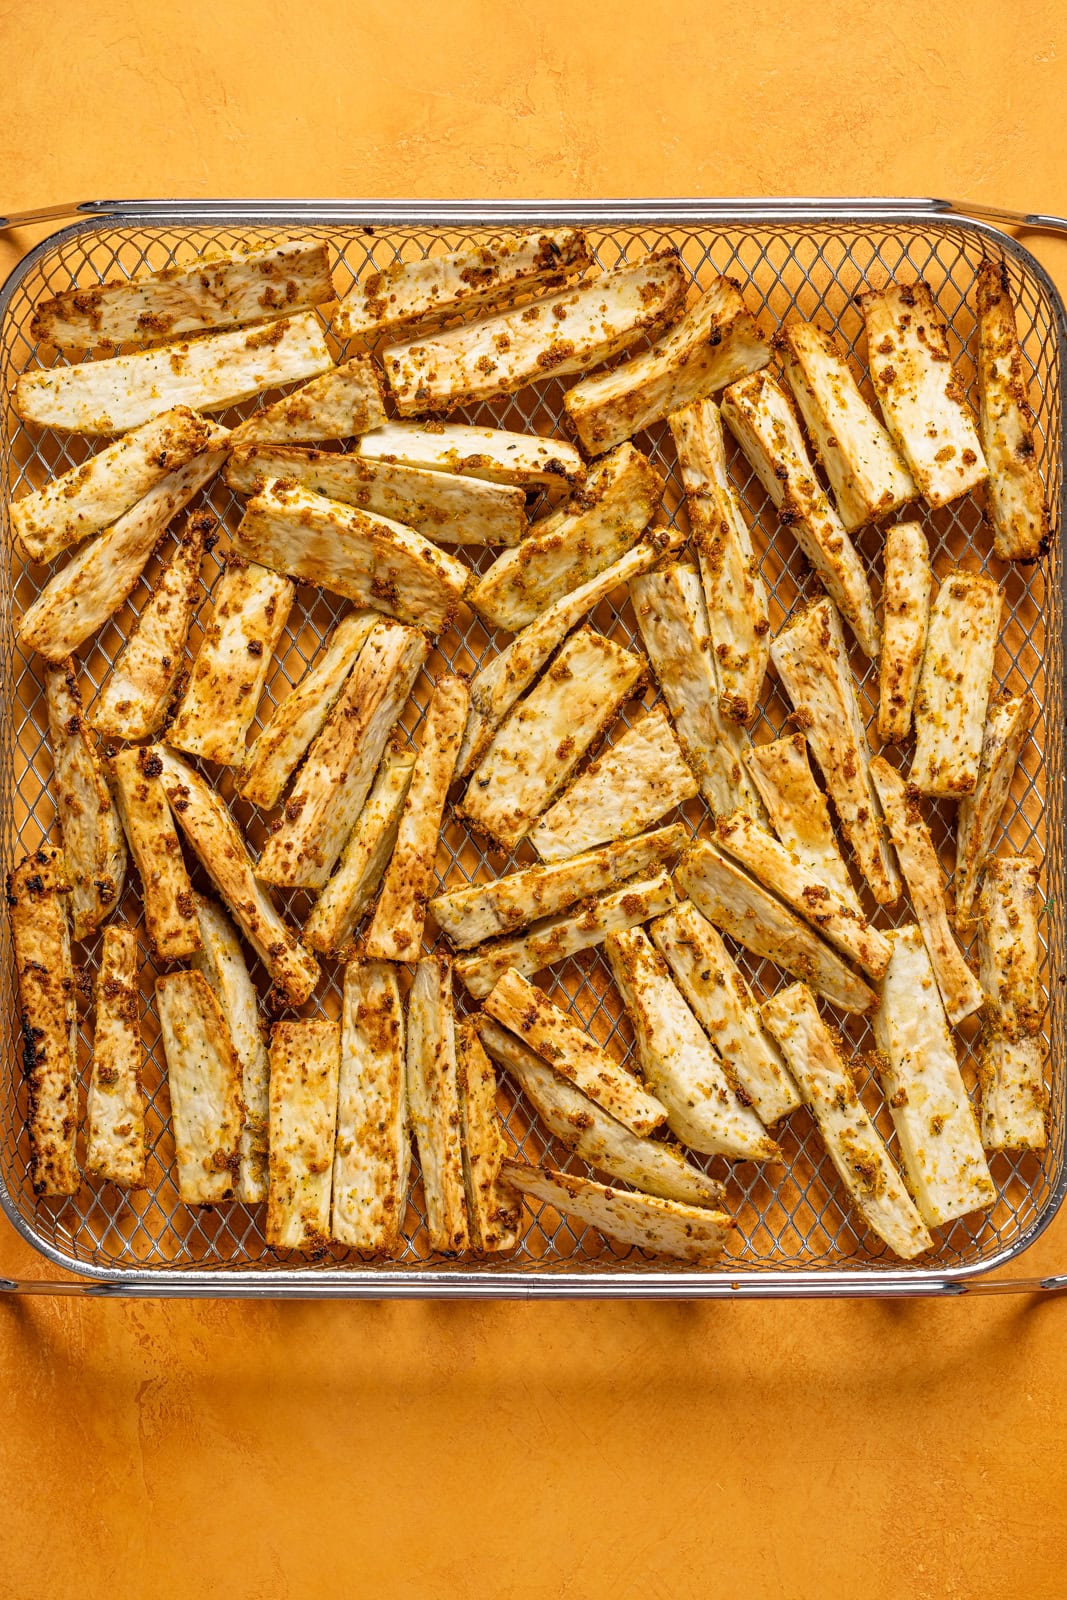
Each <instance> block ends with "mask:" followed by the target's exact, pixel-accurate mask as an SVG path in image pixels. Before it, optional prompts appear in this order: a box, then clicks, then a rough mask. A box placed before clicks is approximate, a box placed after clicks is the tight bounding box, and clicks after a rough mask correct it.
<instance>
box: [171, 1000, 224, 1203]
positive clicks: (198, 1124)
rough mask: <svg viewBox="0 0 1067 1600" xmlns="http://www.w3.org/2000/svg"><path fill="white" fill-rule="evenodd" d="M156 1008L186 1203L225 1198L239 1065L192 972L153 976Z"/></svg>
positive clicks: (215, 1007)
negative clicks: (154, 979)
mask: <svg viewBox="0 0 1067 1600" xmlns="http://www.w3.org/2000/svg"><path fill="white" fill-rule="evenodd" d="M156 1011H157V1012H158V1015H159V1031H160V1035H161V1037H162V1039H163V1051H164V1055H165V1056H166V1061H167V1085H168V1087H169V1089H170V1109H171V1117H172V1121H173V1126H174V1149H175V1154H176V1157H177V1162H178V1193H179V1194H180V1196H181V1200H182V1204H183V1205H187V1206H213V1205H217V1204H218V1202H219V1201H220V1200H232V1199H233V1194H234V1189H235V1188H236V1184H237V1171H238V1165H239V1160H240V1156H239V1151H238V1146H239V1142H240V1137H241V1122H242V1115H241V1070H240V1065H239V1063H238V1060H237V1055H236V1052H235V1051H234V1048H233V1041H232V1040H231V1038H230V1032H229V1029H228V1028H227V1026H226V1019H225V1017H224V1016H223V1013H222V1008H221V1006H220V1005H219V1002H218V1000H217V999H216V997H215V994H214V991H213V990H212V988H211V986H210V984H209V983H208V981H207V979H206V978H205V977H204V976H203V974H202V973H200V972H168V973H164V975H163V976H162V977H159V978H157V979H156Z"/></svg>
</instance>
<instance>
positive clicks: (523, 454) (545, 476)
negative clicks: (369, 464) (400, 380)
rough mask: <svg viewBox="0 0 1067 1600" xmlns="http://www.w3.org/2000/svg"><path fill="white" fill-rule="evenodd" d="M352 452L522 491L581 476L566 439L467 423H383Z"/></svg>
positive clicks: (574, 452)
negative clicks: (382, 425)
mask: <svg viewBox="0 0 1067 1600" xmlns="http://www.w3.org/2000/svg"><path fill="white" fill-rule="evenodd" d="M356 454H357V455H360V456H362V457H363V458H364V460H367V461H384V462H388V463H391V464H393V465H395V466H401V467H421V468H423V469H424V470H425V471H427V472H449V473H455V474H456V476H457V477H463V478H481V479H484V480H485V482H487V483H504V484H511V485H513V486H514V487H517V488H520V489H535V488H539V487H541V486H548V487H552V486H555V485H559V484H565V483H577V482H580V481H581V479H582V478H584V477H585V466H584V464H583V462H582V458H581V456H580V455H579V454H578V452H577V450H576V449H575V448H574V446H573V445H572V444H568V443H567V441H566V440H565V439H543V438H541V437H540V435H539V434H536V433H509V432H508V431H507V430H506V429H505V428H472V427H469V426H468V425H467V423H465V422H387V423H386V424H385V426H384V428H376V429H375V430H374V432H373V433H368V434H366V435H365V436H364V437H363V438H362V439H360V440H359V442H358V443H357V445H356Z"/></svg>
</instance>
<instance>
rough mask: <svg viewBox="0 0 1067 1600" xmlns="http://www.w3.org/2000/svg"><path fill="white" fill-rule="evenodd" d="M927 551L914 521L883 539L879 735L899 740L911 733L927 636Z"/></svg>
mask: <svg viewBox="0 0 1067 1600" xmlns="http://www.w3.org/2000/svg"><path fill="white" fill-rule="evenodd" d="M932 587H933V574H932V573H931V571H930V547H929V545H928V544H927V542H926V535H925V534H924V533H923V530H922V526H921V524H920V523H918V522H901V523H898V524H897V526H896V527H895V528H890V529H889V532H888V533H887V534H886V536H885V582H884V583H883V585H882V610H883V614H884V618H885V622H884V632H883V636H882V660H881V664H880V668H879V684H878V692H879V699H878V737H879V739H881V740H882V742H883V744H892V743H894V742H900V741H902V740H904V739H906V738H907V737H908V734H909V733H910V732H911V714H912V709H913V707H914V705H915V693H916V690H917V689H918V687H919V673H920V672H921V670H922V664H923V652H924V650H925V649H926V634H927V630H928V628H929V626H930V591H931V589H932Z"/></svg>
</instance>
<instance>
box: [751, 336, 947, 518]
mask: <svg viewBox="0 0 1067 1600" xmlns="http://www.w3.org/2000/svg"><path fill="white" fill-rule="evenodd" d="M774 344H775V348H776V349H777V351H778V353H779V355H780V356H781V358H782V369H783V371H784V372H785V377H786V382H787V383H788V384H789V387H790V389H791V391H792V394H793V399H794V400H795V401H796V404H797V408H798V410H799V411H800V415H801V416H802V417H803V419H804V425H805V427H806V428H807V430H808V434H809V436H810V438H811V442H812V444H813V445H814V447H815V454H816V456H817V457H818V458H819V461H820V462H821V463H822V466H823V470H824V471H825V473H826V476H827V478H828V479H829V480H830V488H831V489H832V491H833V496H834V503H835V504H836V506H837V512H838V515H839V516H840V518H841V521H842V522H843V523H844V526H845V528H846V529H847V530H848V532H849V533H855V531H856V529H857V528H862V527H863V526H864V524H865V523H868V522H880V521H881V520H882V518H883V517H888V516H891V515H892V514H893V512H894V511H899V510H900V508H901V506H903V505H905V504H906V503H907V502H908V501H909V500H916V499H918V496H919V491H918V489H917V488H916V487H915V483H914V481H913V479H912V476H911V473H910V472H909V471H908V468H907V465H906V463H905V461H904V458H903V456H902V455H901V454H900V451H899V450H898V449H897V447H896V445H895V444H894V443H893V440H892V439H891V438H890V436H889V434H888V432H887V431H886V429H885V428H884V427H883V426H882V424H881V423H880V422H879V421H878V418H877V417H876V416H875V414H874V412H873V411H872V410H871V409H870V407H869V406H868V404H867V402H866V400H865V399H864V398H863V396H862V394H861V393H860V390H859V385H858V384H857V382H856V380H855V378H854V377H853V375H852V368H851V367H850V366H849V364H848V361H847V360H846V359H845V356H844V355H843V353H842V351H841V348H840V345H839V344H838V343H837V340H836V339H834V338H833V337H832V335H830V334H829V333H827V332H826V331H825V330H824V329H823V328H820V327H819V325H818V324H817V323H815V322H787V323H785V324H784V325H783V326H782V327H781V328H780V329H779V330H778V333H777V334H776V336H775V340H774Z"/></svg>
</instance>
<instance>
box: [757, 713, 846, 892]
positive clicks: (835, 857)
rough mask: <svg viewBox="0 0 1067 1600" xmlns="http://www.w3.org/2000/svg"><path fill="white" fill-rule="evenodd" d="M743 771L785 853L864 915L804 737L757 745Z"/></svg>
mask: <svg viewBox="0 0 1067 1600" xmlns="http://www.w3.org/2000/svg"><path fill="white" fill-rule="evenodd" d="M745 765H746V767H747V768H748V770H749V773H750V775H751V778H752V781H753V783H754V784H755V785H756V788H757V789H758V790H759V795H760V799H761V800H762V801H763V804H764V805H765V807H766V808H767V815H768V817H769V818H770V822H771V827H772V828H773V829H774V831H775V833H776V834H777V835H778V837H779V839H781V841H782V843H783V844H784V845H785V847H786V849H787V850H790V851H792V853H793V855H794V856H796V858H797V860H798V861H799V862H800V863H801V865H802V866H805V867H807V869H808V871H809V872H811V873H813V874H814V876H815V877H816V878H818V880H819V882H820V883H825V884H826V886H827V888H830V889H832V890H833V891H834V893H835V894H836V895H837V896H838V898H839V899H841V900H843V901H844V903H845V905H847V906H851V907H852V909H853V911H857V912H858V911H861V910H862V907H861V906H860V902H859V896H858V895H857V893H856V891H855V889H854V888H853V886H852V879H851V878H850V877H849V874H848V868H847V867H846V866H845V862H844V858H843V856H842V854H841V851H840V850H839V849H838V845H837V838H836V836H835V834H834V830H833V826H832V824H831V822H830V809H829V806H828V805H827V803H826V796H825V795H824V794H823V792H822V790H821V789H820V788H819V787H818V785H817V784H816V782H815V779H814V778H813V777H812V772H811V763H810V762H809V760H808V745H807V740H806V739H805V738H804V735H803V734H802V733H792V734H785V735H784V736H783V737H782V738H781V739H774V740H773V741H772V742H771V743H770V744H760V745H754V746H753V747H752V749H751V750H749V751H748V752H747V753H746V755H745Z"/></svg>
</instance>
